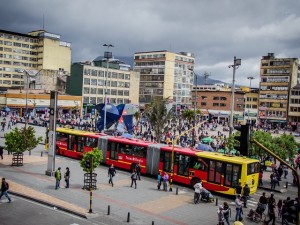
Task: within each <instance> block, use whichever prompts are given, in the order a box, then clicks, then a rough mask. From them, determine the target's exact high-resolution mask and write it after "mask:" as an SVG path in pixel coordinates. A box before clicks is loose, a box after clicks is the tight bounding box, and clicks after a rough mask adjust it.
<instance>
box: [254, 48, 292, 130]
mask: <svg viewBox="0 0 300 225" xmlns="http://www.w3.org/2000/svg"><path fill="white" fill-rule="evenodd" d="M297 78H298V59H297V58H276V57H275V56H274V53H269V54H268V55H267V56H263V57H262V59H261V65H260V79H261V80H260V85H259V114H258V116H259V120H260V122H261V123H262V124H271V125H273V127H277V126H286V125H287V122H288V109H289V93H290V90H291V87H294V86H295V85H296V84H297Z"/></svg>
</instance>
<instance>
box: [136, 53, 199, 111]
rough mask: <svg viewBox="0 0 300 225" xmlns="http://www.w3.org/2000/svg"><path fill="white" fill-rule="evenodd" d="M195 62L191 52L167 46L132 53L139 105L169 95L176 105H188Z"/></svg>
mask: <svg viewBox="0 0 300 225" xmlns="http://www.w3.org/2000/svg"><path fill="white" fill-rule="evenodd" d="M194 64H195V58H194V55H193V54H192V53H184V52H181V53H172V52H168V51H166V50H162V51H152V52H137V53H135V54H134V70H135V71H138V72H139V73H140V89H139V103H140V106H141V107H143V106H144V105H145V104H149V103H150V102H151V101H152V100H153V98H160V99H163V98H169V102H170V103H173V104H176V105H178V104H179V105H191V90H192V86H193V84H194V73H193V70H194Z"/></svg>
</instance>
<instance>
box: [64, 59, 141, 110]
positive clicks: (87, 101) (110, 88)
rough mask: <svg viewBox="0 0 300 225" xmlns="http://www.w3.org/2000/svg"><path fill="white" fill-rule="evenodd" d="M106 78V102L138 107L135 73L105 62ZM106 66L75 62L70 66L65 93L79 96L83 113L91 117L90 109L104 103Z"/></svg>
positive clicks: (113, 63) (136, 73) (136, 74)
mask: <svg viewBox="0 0 300 225" xmlns="http://www.w3.org/2000/svg"><path fill="white" fill-rule="evenodd" d="M108 65H109V68H108V77H107V98H108V102H110V103H112V104H114V105H118V104H123V103H124V104H128V103H131V104H136V105H138V90H139V81H140V79H139V78H140V77H139V73H138V72H135V71H131V70H130V69H129V68H128V67H124V65H122V64H121V66H120V63H119V62H113V61H110V62H109V64H108ZM106 70H107V68H106V62H100V61H98V62H96V61H95V62H85V63H82V62H79V63H73V64H72V66H71V76H70V77H68V81H67V93H68V94H71V95H81V96H82V103H83V109H84V110H85V111H86V112H87V113H94V111H93V106H94V105H96V104H100V103H104V99H105V90H106Z"/></svg>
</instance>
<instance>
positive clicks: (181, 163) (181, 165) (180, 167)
mask: <svg viewBox="0 0 300 225" xmlns="http://www.w3.org/2000/svg"><path fill="white" fill-rule="evenodd" d="M190 162H191V157H190V156H187V155H179V160H178V164H177V174H178V175H181V176H186V177H188V176H189V168H190Z"/></svg>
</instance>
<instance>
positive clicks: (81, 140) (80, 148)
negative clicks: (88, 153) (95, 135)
mask: <svg viewBox="0 0 300 225" xmlns="http://www.w3.org/2000/svg"><path fill="white" fill-rule="evenodd" d="M77 139H78V140H77V149H76V151H77V152H83V145H84V137H81V136H78V137H77Z"/></svg>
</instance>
